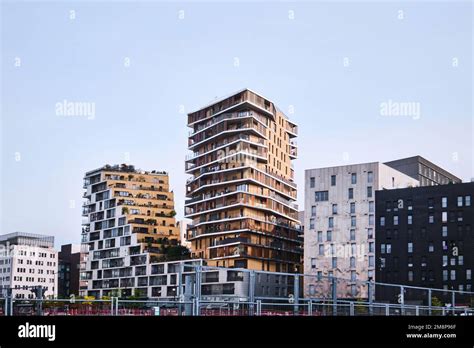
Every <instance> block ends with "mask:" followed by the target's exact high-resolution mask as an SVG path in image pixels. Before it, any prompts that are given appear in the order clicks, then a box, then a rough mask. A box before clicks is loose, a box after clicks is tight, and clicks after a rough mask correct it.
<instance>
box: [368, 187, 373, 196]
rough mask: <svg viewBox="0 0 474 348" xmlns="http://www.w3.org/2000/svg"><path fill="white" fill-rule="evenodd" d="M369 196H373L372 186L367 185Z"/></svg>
mask: <svg viewBox="0 0 474 348" xmlns="http://www.w3.org/2000/svg"><path fill="white" fill-rule="evenodd" d="M367 198H372V186H367Z"/></svg>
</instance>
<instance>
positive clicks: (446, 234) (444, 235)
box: [441, 226, 448, 237]
mask: <svg viewBox="0 0 474 348" xmlns="http://www.w3.org/2000/svg"><path fill="white" fill-rule="evenodd" d="M441 229H442V232H441V235H442V236H443V237H447V236H448V226H443V227H442V228H441Z"/></svg>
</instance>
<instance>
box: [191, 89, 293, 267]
mask: <svg viewBox="0 0 474 348" xmlns="http://www.w3.org/2000/svg"><path fill="white" fill-rule="evenodd" d="M188 126H189V127H190V128H191V129H192V130H191V133H190V135H189V140H188V145H189V150H191V151H192V152H193V153H192V154H191V155H190V156H189V157H188V158H187V159H186V173H188V174H190V175H192V177H191V178H190V179H189V180H188V181H187V197H188V200H187V201H186V203H185V205H186V207H185V215H186V217H187V218H189V219H192V224H190V225H189V226H188V230H187V233H188V240H189V241H191V243H192V254H193V256H194V257H195V258H203V259H205V260H206V261H207V263H208V264H209V265H211V266H225V267H237V268H248V269H256V270H265V271H276V272H295V271H301V269H300V263H301V262H300V257H301V254H302V247H301V246H302V243H301V239H300V238H301V237H300V236H299V233H300V223H299V221H298V210H297V205H296V204H295V203H294V202H295V200H296V184H295V183H294V182H293V177H294V170H293V165H292V160H294V159H296V155H297V146H296V143H295V141H294V139H295V137H296V135H297V126H296V124H295V123H293V122H291V121H290V120H289V119H288V117H287V116H285V115H284V114H283V113H282V112H281V111H280V110H279V109H278V108H277V107H276V106H275V105H274V103H273V102H271V101H270V100H268V99H266V98H264V97H262V96H261V95H259V94H257V93H255V92H253V91H251V90H249V89H244V90H242V91H239V92H237V93H235V94H233V95H231V96H229V97H226V98H223V99H220V100H217V101H214V102H213V103H212V104H211V105H208V106H206V107H203V108H201V109H199V110H197V111H195V112H192V113H190V114H188Z"/></svg>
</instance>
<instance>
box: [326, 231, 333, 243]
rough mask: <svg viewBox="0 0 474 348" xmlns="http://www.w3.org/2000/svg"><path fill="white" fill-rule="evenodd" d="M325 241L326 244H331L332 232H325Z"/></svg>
mask: <svg viewBox="0 0 474 348" xmlns="http://www.w3.org/2000/svg"><path fill="white" fill-rule="evenodd" d="M326 240H327V241H328V242H331V241H332V231H327V232H326Z"/></svg>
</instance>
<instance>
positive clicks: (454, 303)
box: [451, 291, 456, 315]
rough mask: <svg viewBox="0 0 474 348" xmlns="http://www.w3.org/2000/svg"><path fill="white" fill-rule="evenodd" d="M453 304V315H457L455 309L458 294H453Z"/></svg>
mask: <svg viewBox="0 0 474 348" xmlns="http://www.w3.org/2000/svg"><path fill="white" fill-rule="evenodd" d="M451 302H452V305H451V306H452V307H453V315H454V314H455V313H456V309H455V307H456V293H455V292H454V291H453V292H452V293H451Z"/></svg>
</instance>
